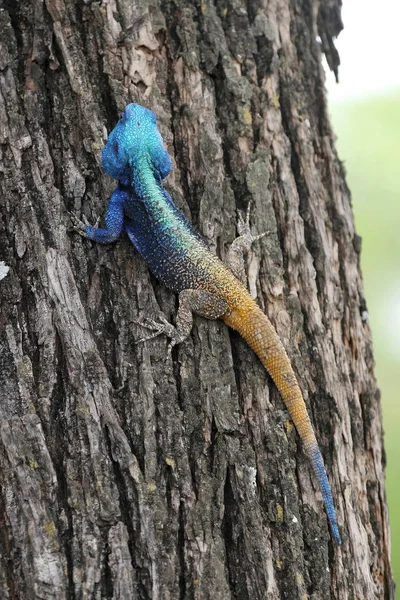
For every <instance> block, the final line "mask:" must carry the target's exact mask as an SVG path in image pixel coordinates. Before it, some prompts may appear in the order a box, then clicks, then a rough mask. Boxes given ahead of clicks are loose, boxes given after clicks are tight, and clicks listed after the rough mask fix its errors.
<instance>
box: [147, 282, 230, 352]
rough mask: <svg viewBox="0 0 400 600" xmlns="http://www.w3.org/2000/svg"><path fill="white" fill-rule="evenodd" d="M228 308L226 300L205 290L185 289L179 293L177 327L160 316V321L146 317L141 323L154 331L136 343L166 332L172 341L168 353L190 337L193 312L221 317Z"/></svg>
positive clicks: (206, 316)
mask: <svg viewBox="0 0 400 600" xmlns="http://www.w3.org/2000/svg"><path fill="white" fill-rule="evenodd" d="M227 310H228V304H227V303H226V301H225V300H223V299H222V298H220V297H219V296H216V295H215V294H211V293H210V292H207V291H205V290H183V291H182V292H181V293H180V294H179V307H178V312H177V315H176V325H175V327H174V326H173V325H172V324H171V323H169V322H168V321H167V319H165V317H160V319H159V321H158V322H157V321H154V320H153V319H146V321H145V322H139V325H141V326H142V327H146V329H153V333H152V334H150V335H148V336H147V337H144V338H142V339H140V340H138V341H137V342H136V343H139V342H145V341H146V340H151V339H152V338H155V337H157V336H158V335H162V334H165V335H166V336H168V337H169V338H171V341H170V343H169V345H168V353H170V352H171V350H172V348H173V347H174V346H175V345H176V344H180V343H181V342H183V340H184V339H186V338H187V337H188V335H189V334H190V332H191V330H192V326H193V313H196V314H197V315H200V316H201V317H205V318H206V319H219V318H220V317H221V316H222V315H223V314H224V313H225V312H226V311H227Z"/></svg>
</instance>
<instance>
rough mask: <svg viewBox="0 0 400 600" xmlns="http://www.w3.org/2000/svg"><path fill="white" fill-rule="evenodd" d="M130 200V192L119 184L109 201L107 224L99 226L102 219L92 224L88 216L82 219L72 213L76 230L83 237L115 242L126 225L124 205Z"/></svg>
mask: <svg viewBox="0 0 400 600" xmlns="http://www.w3.org/2000/svg"><path fill="white" fill-rule="evenodd" d="M128 200H129V194H128V193H127V192H126V191H125V190H122V189H121V187H120V186H119V185H118V186H117V188H116V190H115V191H114V193H113V194H112V196H111V198H110V200H109V202H108V206H107V211H106V216H105V221H106V226H105V227H98V223H99V220H100V219H97V221H96V224H95V225H94V226H92V225H90V224H89V223H88V221H87V219H86V217H83V220H82V221H81V220H80V219H78V217H77V216H76V215H74V214H73V213H70V217H71V221H72V224H73V227H74V230H75V231H76V232H77V233H79V234H80V235H81V236H82V237H85V238H88V239H90V240H93V241H94V242H99V243H100V244H109V243H111V242H114V241H115V240H117V239H118V238H119V236H120V235H121V232H122V228H123V226H124V205H125V202H127V201H128Z"/></svg>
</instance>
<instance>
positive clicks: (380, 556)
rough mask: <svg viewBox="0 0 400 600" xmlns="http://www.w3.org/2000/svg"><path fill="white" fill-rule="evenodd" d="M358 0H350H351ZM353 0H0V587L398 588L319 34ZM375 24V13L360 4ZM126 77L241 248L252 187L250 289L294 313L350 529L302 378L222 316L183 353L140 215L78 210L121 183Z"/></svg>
mask: <svg viewBox="0 0 400 600" xmlns="http://www.w3.org/2000/svg"><path fill="white" fill-rule="evenodd" d="M349 1H350V0H349ZM340 5H341V0H323V1H322V2H321V4H319V3H318V2H317V0H248V2H246V1H245V0H204V1H203V2H201V1H200V0H197V1H195V0H192V1H190V0H175V1H174V0H103V1H102V2H97V1H90V0H83V1H82V0H46V1H45V2H43V0H19V1H18V2H17V1H16V0H0V153H1V154H0V158H1V163H0V164H1V166H0V205H1V218H0V259H4V260H5V261H6V263H7V264H8V265H10V267H11V269H10V272H9V274H8V275H7V277H6V278H4V279H3V280H2V281H1V282H0V294H1V308H0V360H1V369H0V389H1V403H0V417H1V418H0V519H1V527H0V589H1V592H0V595H1V598H2V599H3V598H4V599H6V600H11V599H15V598H21V599H30V598H45V599H64V598H65V599H69V600H78V599H81V598H82V599H85V598H87V599H89V598H98V599H100V598H110V599H111V598H113V599H131V598H132V599H133V598H137V599H140V600H142V599H143V600H144V599H148V598H152V599H154V600H157V599H171V600H176V599H181V600H184V599H191V598H196V599H206V598H210V599H211V598H212V599H213V600H216V599H221V600H225V599H229V598H232V599H233V598H238V599H240V600H242V599H243V600H246V599H247V598H249V599H250V598H251V599H252V600H253V599H274V600H275V599H283V598H288V599H290V600H292V599H297V598H298V599H302V600H303V599H305V598H310V599H311V598H312V599H313V600H317V599H326V598H335V599H340V600H343V599H346V598H351V599H352V598H354V599H356V598H357V599H370V598H385V599H390V598H393V588H392V580H391V573H390V565H389V532H388V523H387V508H386V503H385V492H384V472H383V468H384V454H383V449H382V428H381V414H380V398H379V391H378V389H377V386H376V382H375V379H374V376H373V357H372V351H371V339H370V330H369V326H368V323H367V321H366V320H365V314H366V305H365V300H364V296H363V289H362V282H361V277H360V271H359V252H360V239H359V237H358V236H357V235H356V233H355V231H354V223H353V217H352V211H351V204H350V195H349V191H348V189H347V187H346V184H345V181H344V172H343V168H342V165H341V164H340V162H339V161H338V159H337V156H336V153H335V148H334V136H333V134H332V131H331V128H330V125H329V121H328V117H327V108H326V100H325V94H324V74H323V70H322V66H321V52H322V51H324V52H325V54H326V55H327V58H328V62H329V64H330V66H331V68H333V69H334V70H337V66H338V56H337V53H336V51H335V48H334V45H333V37H334V36H335V35H337V34H338V32H339V30H340V28H341V20H340ZM360 26H362V25H361V24H360ZM128 101H134V102H138V103H141V104H144V105H146V106H148V107H149V108H152V109H153V110H154V111H155V112H156V113H157V115H158V119H159V123H160V127H161V130H162V132H163V135H164V139H165V141H166V143H167V146H168V150H169V152H170V153H171V155H172V156H173V157H174V159H175V169H174V171H173V173H172V175H171V176H170V177H169V178H168V183H167V186H168V189H169V191H170V192H171V194H172V195H173V197H174V198H175V201H176V203H177V204H178V205H179V206H180V207H181V208H182V210H183V211H184V212H185V213H186V214H187V215H188V216H189V218H190V219H191V220H192V221H193V222H194V224H195V225H196V226H197V227H198V228H199V229H200V230H201V231H202V233H203V234H204V236H205V237H206V238H207V239H208V240H209V242H210V245H211V247H212V248H213V249H214V250H215V251H216V252H217V253H219V254H220V255H221V256H222V257H223V256H224V254H225V253H226V249H227V244H228V243H229V242H230V241H232V239H233V238H234V237H235V209H237V208H240V209H244V208H245V207H246V205H247V203H248V202H251V203H252V219H253V225H254V231H255V232H256V233H260V232H262V231H264V230H268V231H269V235H268V236H267V237H265V238H263V239H262V240H261V241H260V242H259V243H257V244H256V246H255V248H254V251H253V252H252V254H251V256H250V257H249V262H248V275H249V285H250V289H251V291H252V293H253V294H254V295H255V296H257V299H258V302H259V303H260V305H261V306H262V307H263V309H264V310H265V311H266V312H267V313H268V315H269V316H270V318H271V319H272V321H273V323H274V324H275V326H276V328H277V331H278V333H279V335H280V336H281V338H282V340H283V342H284V344H285V346H286V348H287V350H288V352H289V355H290V357H291V359H292V361H293V364H294V367H295V370H296V373H297V374H298V377H299V381H300V383H301V387H302V389H303V390H304V394H305V397H306V400H307V402H308V404H309V409H310V414H311V416H312V420H313V423H314V425H315V429H316V432H317V438H318V440H319V442H320V446H321V449H322V452H323V455H324V457H325V461H326V465H327V470H328V474H329V478H330V481H331V484H332V488H333V494H334V499H335V502H336V506H337V510H338V515H339V524H340V528H341V532H342V535H343V538H344V543H343V546H342V547H341V548H337V547H334V546H333V544H332V541H331V538H330V533H329V530H328V526H327V521H326V517H325V513H324V511H323V508H322V501H321V496H320V493H319V491H318V489H317V487H316V483H315V479H314V477H313V475H312V472H311V469H310V464H309V463H308V461H307V460H306V458H305V456H304V453H303V451H302V448H301V444H300V443H299V438H298V435H297V433H296V431H295V430H294V429H293V425H292V423H291V421H290V420H289V418H288V414H287V411H286V410H285V408H284V406H283V403H282V400H281V398H280V397H279V394H278V393H277V390H276V389H275V387H274V385H273V384H272V383H271V381H270V380H269V378H268V376H267V374H266V373H265V372H264V370H263V368H262V367H261V365H260V363H259V362H258V360H257V358H256V357H255V356H254V355H253V353H252V352H251V351H250V349H249V348H248V347H247V346H246V344H245V343H244V342H243V341H242V340H241V339H240V338H239V337H238V336H237V335H235V334H232V333H231V332H229V331H228V329H227V328H226V327H225V326H224V325H223V324H222V323H221V322H210V321H205V320H203V319H201V318H196V319H195V327H194V331H193V334H192V335H191V337H190V339H188V340H187V341H186V342H185V343H183V344H182V345H181V346H180V347H178V348H177V349H176V350H174V353H173V356H172V360H171V359H166V358H165V351H166V346H167V340H166V339H165V338H159V339H155V340H153V341H151V342H147V343H145V344H141V345H135V340H137V339H138V338H139V337H141V336H142V335H143V329H141V328H140V327H139V326H138V325H137V323H136V320H137V319H140V318H144V317H145V316H152V317H155V316H157V314H159V313H160V311H162V312H163V313H165V314H166V315H167V316H168V317H169V318H171V319H173V317H174V314H175V310H176V297H175V296H174V295H173V294H171V293H169V292H168V291H167V290H165V289H164V288H163V287H162V286H160V285H159V284H158V283H157V282H156V281H155V280H154V279H153V278H152V277H151V276H150V275H149V272H148V269H147V267H146V265H145V264H144V263H143V261H142V260H141V258H140V257H139V256H138V255H137V254H136V253H135V251H134V249H133V247H132V245H131V244H130V243H129V242H128V240H127V239H123V240H122V241H121V242H119V243H117V244H114V245H112V246H110V247H101V246H98V245H94V244H92V243H90V242H88V241H85V240H82V239H81V238H80V237H79V236H77V235H74V234H71V233H70V232H69V227H70V222H69V218H68V215H67V212H66V211H67V210H72V211H75V212H76V213H77V214H78V215H79V214H81V213H84V214H86V215H87V216H88V218H89V219H90V220H91V221H92V222H93V221H94V220H95V217H96V216H97V215H99V214H103V212H104V209H105V205H106V202H107V199H108V196H109V194H110V192H111V191H112V190H113V188H114V186H115V182H114V181H111V180H110V179H109V178H107V177H106V176H105V175H104V173H103V172H102V169H101V165H100V150H101V148H102V145H103V140H104V135H105V131H106V129H110V128H111V127H112V126H113V125H114V124H115V122H116V119H117V114H118V111H119V110H121V109H122V108H123V107H124V105H125V104H126V103H127V102H128Z"/></svg>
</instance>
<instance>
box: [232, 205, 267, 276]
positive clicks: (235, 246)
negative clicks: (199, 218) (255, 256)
mask: <svg viewBox="0 0 400 600" xmlns="http://www.w3.org/2000/svg"><path fill="white" fill-rule="evenodd" d="M237 230H238V233H239V236H238V237H237V238H236V239H235V240H233V242H232V244H231V245H230V248H229V250H228V253H227V256H226V260H225V262H226V265H227V266H228V267H229V268H230V270H231V271H232V273H233V274H234V275H235V277H237V278H238V279H239V281H240V282H241V283H242V284H243V285H244V286H246V287H247V276H246V269H245V260H244V256H245V254H247V253H248V251H249V250H250V248H251V246H252V244H253V243H254V242H256V241H257V240H259V239H261V238H262V237H264V236H265V235H267V233H268V232H267V231H265V232H264V233H261V234H260V235H252V233H251V229H250V203H249V204H248V206H247V210H246V218H245V219H243V217H242V215H241V213H240V212H239V211H238V220H237Z"/></svg>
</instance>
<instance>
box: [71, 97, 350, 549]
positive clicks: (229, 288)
mask: <svg viewBox="0 0 400 600" xmlns="http://www.w3.org/2000/svg"><path fill="white" fill-rule="evenodd" d="M102 164H103V168H104V171H105V172H106V173H107V174H108V175H110V176H111V177H113V178H114V179H116V180H118V185H117V187H116V189H115V191H114V192H113V194H112V195H111V197H110V200H109V203H108V207H107V210H106V215H105V222H106V227H104V228H99V227H98V222H97V223H96V225H95V226H91V225H90V224H89V223H88V221H87V220H86V219H85V220H84V221H81V220H80V219H78V217H76V216H75V215H73V214H71V218H72V220H73V224H74V228H75V229H76V230H77V231H78V232H79V233H81V235H83V236H84V237H87V238H89V239H90V240H93V241H95V242H99V243H102V244H107V243H110V242H113V241H115V240H117V239H118V238H119V237H120V235H121V234H122V232H123V231H125V232H126V233H127V235H128V237H129V238H130V240H131V241H132V243H133V245H134V246H135V248H136V249H137V250H138V252H139V253H140V254H141V255H142V257H143V258H144V260H145V261H146V263H147V264H148V266H149V268H150V270H151V271H152V272H153V273H154V274H155V276H156V277H157V278H158V279H159V280H160V281H161V282H162V283H163V284H165V285H166V286H167V287H168V288H169V289H171V290H172V291H173V292H175V293H178V294H179V306H178V311H177V315H176V324H175V326H173V325H172V324H171V323H169V322H168V321H167V320H166V319H165V318H163V317H160V322H158V323H157V322H156V321H154V320H151V319H148V320H147V323H146V324H145V323H141V324H143V325H144V326H145V327H148V328H150V329H154V333H153V334H152V335H149V336H148V337H146V338H143V340H140V341H144V340H147V339H150V338H152V337H155V336H157V335H160V334H166V335H167V336H168V337H169V338H170V339H171V341H170V344H169V351H170V350H171V349H172V347H173V346H174V345H175V344H178V343H180V342H182V341H183V340H184V339H185V338H186V337H187V336H188V335H189V334H190V331H191V328H192V324H193V314H197V315H200V316H202V317H206V318H207V319H218V318H220V319H222V320H223V321H224V322H225V323H226V324H227V325H229V326H230V327H231V328H232V329H234V330H237V331H238V332H239V334H240V335H241V336H242V337H243V338H244V340H245V341H246V342H247V344H248V345H249V346H250V347H251V348H252V349H253V350H254V352H255V353H256V354H257V356H258V357H259V359H260V360H261V362H262V364H263V365H264V367H265V368H266V369H267V371H268V373H269V374H270V376H271V377H272V379H273V381H274V382H275V385H276V386H277V388H278V391H279V392H280V395H281V397H282V399H283V401H284V403H285V405H286V407H287V409H288V411H289V414H290V416H291V418H292V420H293V422H294V424H295V426H296V429H297V431H298V433H299V435H300V437H301V439H302V442H303V445H304V448H305V451H306V454H307V455H308V456H309V458H310V460H311V464H312V466H313V469H314V472H315V474H316V477H317V480H318V483H319V487H320V490H321V492H322V497H323V500H324V505H325V510H326V514H327V517H328V521H329V524H330V528H331V532H332V536H333V539H334V541H335V542H336V543H337V544H341V537H340V533H339V528H338V523H337V517H336V511H335V508H334V504H333V499H332V492H331V487H330V484H329V481H328V477H327V474H326V471H325V467H324V462H323V458H322V454H321V452H320V449H319V446H318V442H317V439H316V436H315V433H314V430H313V427H312V424H311V421H310V418H309V415H308V412H307V408H306V404H305V402H304V399H303V395H302V392H301V390H300V387H299V384H298V382H297V379H296V376H295V374H294V371H293V368H292V366H291V363H290V360H289V357H288V355H287V353H286V350H285V348H284V346H283V343H282V342H281V340H280V338H279V336H278V334H277V333H276V331H275V329H274V327H273V325H272V323H271V321H270V320H269V319H268V317H267V316H266V315H265V314H264V313H263V312H262V310H261V309H260V308H259V306H258V305H257V303H256V302H255V300H254V299H253V298H252V297H251V295H250V293H249V292H248V290H247V288H246V287H245V284H244V283H242V281H243V278H244V277H245V276H244V261H243V252H244V251H247V250H248V249H249V248H250V246H251V244H252V243H253V242H254V241H255V240H256V239H258V238H260V237H262V235H263V234H262V235H261V236H256V237H253V236H252V235H251V233H250V222H249V211H247V217H246V222H245V221H244V220H243V218H240V219H239V222H238V232H239V237H238V238H236V240H235V241H234V242H233V244H232V245H231V248H230V251H229V252H228V257H229V267H230V268H229V267H228V266H226V265H225V264H224V263H223V262H222V261H221V260H220V259H219V258H218V257H217V256H216V255H214V254H213V253H212V252H211V251H210V250H209V248H208V245H207V244H206V242H205V240H204V239H203V238H202V236H201V235H200V234H199V232H197V231H196V230H195V229H194V228H193V227H192V225H191V224H190V222H189V221H188V220H187V219H186V217H185V216H184V215H183V213H182V212H181V211H180V210H179V209H178V208H177V206H176V205H175V203H174V202H173V200H172V198H171V196H170V195H169V193H168V192H167V191H166V190H165V188H164V187H163V185H162V180H163V179H164V178H165V177H167V175H168V174H169V173H170V172H171V170H172V161H171V158H170V156H169V154H168V152H167V150H166V149H165V148H164V144H163V140H162V137H161V134H160V133H159V131H158V128H157V122H156V115H155V114H154V113H153V112H152V111H151V110H149V109H147V108H145V107H143V106H140V105H138V104H128V105H127V106H126V107H125V109H124V110H123V112H122V113H121V115H120V118H119V121H118V123H117V125H116V126H115V128H114V129H113V130H112V131H111V133H110V134H109V136H108V140H107V142H106V144H105V146H104V148H103V151H102ZM241 254H242V259H240V255H241Z"/></svg>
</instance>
